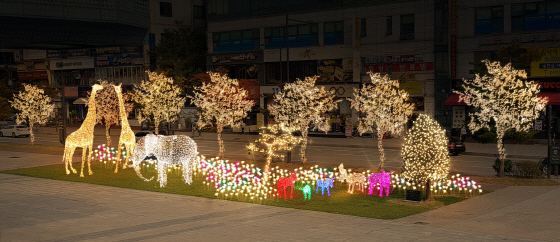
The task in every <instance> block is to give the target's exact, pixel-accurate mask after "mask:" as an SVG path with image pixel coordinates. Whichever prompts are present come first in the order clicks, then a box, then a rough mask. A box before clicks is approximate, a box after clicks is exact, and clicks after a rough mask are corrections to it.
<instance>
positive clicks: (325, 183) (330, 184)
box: [315, 177, 334, 197]
mask: <svg viewBox="0 0 560 242" xmlns="http://www.w3.org/2000/svg"><path fill="white" fill-rule="evenodd" d="M333 181H334V177H333V178H327V179H326V180H321V179H317V188H316V189H315V193H318V192H319V187H320V188H321V196H324V195H325V188H326V189H327V194H328V195H329V197H330V196H331V191H330V189H329V187H330V188H332V187H333Z"/></svg>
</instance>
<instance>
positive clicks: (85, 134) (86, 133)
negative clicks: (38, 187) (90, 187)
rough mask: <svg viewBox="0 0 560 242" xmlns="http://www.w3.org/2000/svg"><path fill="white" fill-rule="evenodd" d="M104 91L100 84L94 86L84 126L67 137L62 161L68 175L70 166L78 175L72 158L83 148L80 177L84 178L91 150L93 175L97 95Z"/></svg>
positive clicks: (89, 166)
mask: <svg viewBox="0 0 560 242" xmlns="http://www.w3.org/2000/svg"><path fill="white" fill-rule="evenodd" d="M101 89H103V86H101V85H99V84H95V85H93V87H92V89H91V96H90V97H89V103H88V113H87V116H86V118H85V119H84V122H83V123H82V126H80V128H79V129H78V130H76V131H74V132H73V133H71V134H70V135H68V137H66V143H65V144H64V155H63V156H62V160H63V161H64V164H65V168H66V175H68V174H70V170H68V166H70V169H71V170H72V172H74V173H76V169H74V167H72V156H73V155H74V151H75V150H76V148H77V147H82V170H81V172H80V177H83V176H84V161H85V159H86V152H87V150H88V149H89V155H88V170H89V174H90V175H92V174H93V172H92V171H91V154H92V151H93V150H92V149H93V129H94V127H95V124H96V123H97V117H96V108H95V94H96V92H97V91H98V90H101Z"/></svg>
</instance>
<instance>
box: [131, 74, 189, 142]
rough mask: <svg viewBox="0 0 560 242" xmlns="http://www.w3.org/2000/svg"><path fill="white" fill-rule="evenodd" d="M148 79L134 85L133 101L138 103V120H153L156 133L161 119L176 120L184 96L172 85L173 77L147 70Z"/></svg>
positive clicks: (183, 101) (183, 102)
mask: <svg viewBox="0 0 560 242" xmlns="http://www.w3.org/2000/svg"><path fill="white" fill-rule="evenodd" d="M147 73H148V77H149V80H148V81H142V83H141V84H140V85H135V87H136V89H135V90H134V94H133V95H132V99H133V101H134V102H135V103H137V104H139V105H140V108H139V109H137V110H136V111H138V121H140V122H142V121H144V120H148V121H154V124H155V131H156V134H158V130H159V124H160V123H161V122H163V121H165V122H167V123H171V122H173V121H175V120H177V118H178V115H179V113H180V112H181V107H183V105H184V104H185V101H186V98H184V97H180V95H181V88H179V87H178V86H176V85H173V78H170V77H165V76H164V75H161V74H157V73H155V72H149V71H148V72H147Z"/></svg>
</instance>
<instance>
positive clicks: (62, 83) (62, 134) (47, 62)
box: [45, 60, 66, 144]
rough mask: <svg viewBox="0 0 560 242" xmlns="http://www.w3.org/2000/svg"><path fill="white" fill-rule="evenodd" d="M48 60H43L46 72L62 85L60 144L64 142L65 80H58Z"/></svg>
mask: <svg viewBox="0 0 560 242" xmlns="http://www.w3.org/2000/svg"><path fill="white" fill-rule="evenodd" d="M49 64H50V61H49V60H46V61H45V67H46V68H47V72H48V73H50V74H52V75H53V77H54V78H55V79H56V80H57V82H58V83H60V84H61V85H62V87H61V90H62V97H61V98H62V100H60V101H61V109H62V112H61V114H60V115H61V116H62V130H60V131H59V134H58V135H59V141H60V143H62V144H65V143H66V105H65V100H64V99H65V95H64V88H65V82H64V81H60V79H59V78H58V77H57V76H56V75H55V74H54V72H53V71H52V70H51V69H50V66H49ZM56 128H57V129H58V122H57V124H56Z"/></svg>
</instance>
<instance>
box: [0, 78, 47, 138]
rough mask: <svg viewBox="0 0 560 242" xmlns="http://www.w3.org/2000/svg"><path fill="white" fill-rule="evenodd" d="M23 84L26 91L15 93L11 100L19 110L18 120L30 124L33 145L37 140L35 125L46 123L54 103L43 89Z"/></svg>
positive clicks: (19, 122) (13, 105)
mask: <svg viewBox="0 0 560 242" xmlns="http://www.w3.org/2000/svg"><path fill="white" fill-rule="evenodd" d="M23 86H24V88H25V92H21V91H20V92H19V94H17V95H16V94H14V100H13V101H9V102H10V103H11V104H12V107H13V108H14V109H15V110H18V112H19V113H17V114H16V117H17V119H16V122H17V123H18V124H21V123H27V124H28V125H29V134H30V136H31V145H33V142H34V141H35V135H34V133H33V125H34V124H35V123H37V124H45V123H46V122H47V118H48V117H49V116H50V115H51V113H52V112H53V108H54V104H52V103H51V98H50V97H49V96H47V95H45V94H44V91H43V89H41V88H38V87H37V86H34V85H29V84H23Z"/></svg>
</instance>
